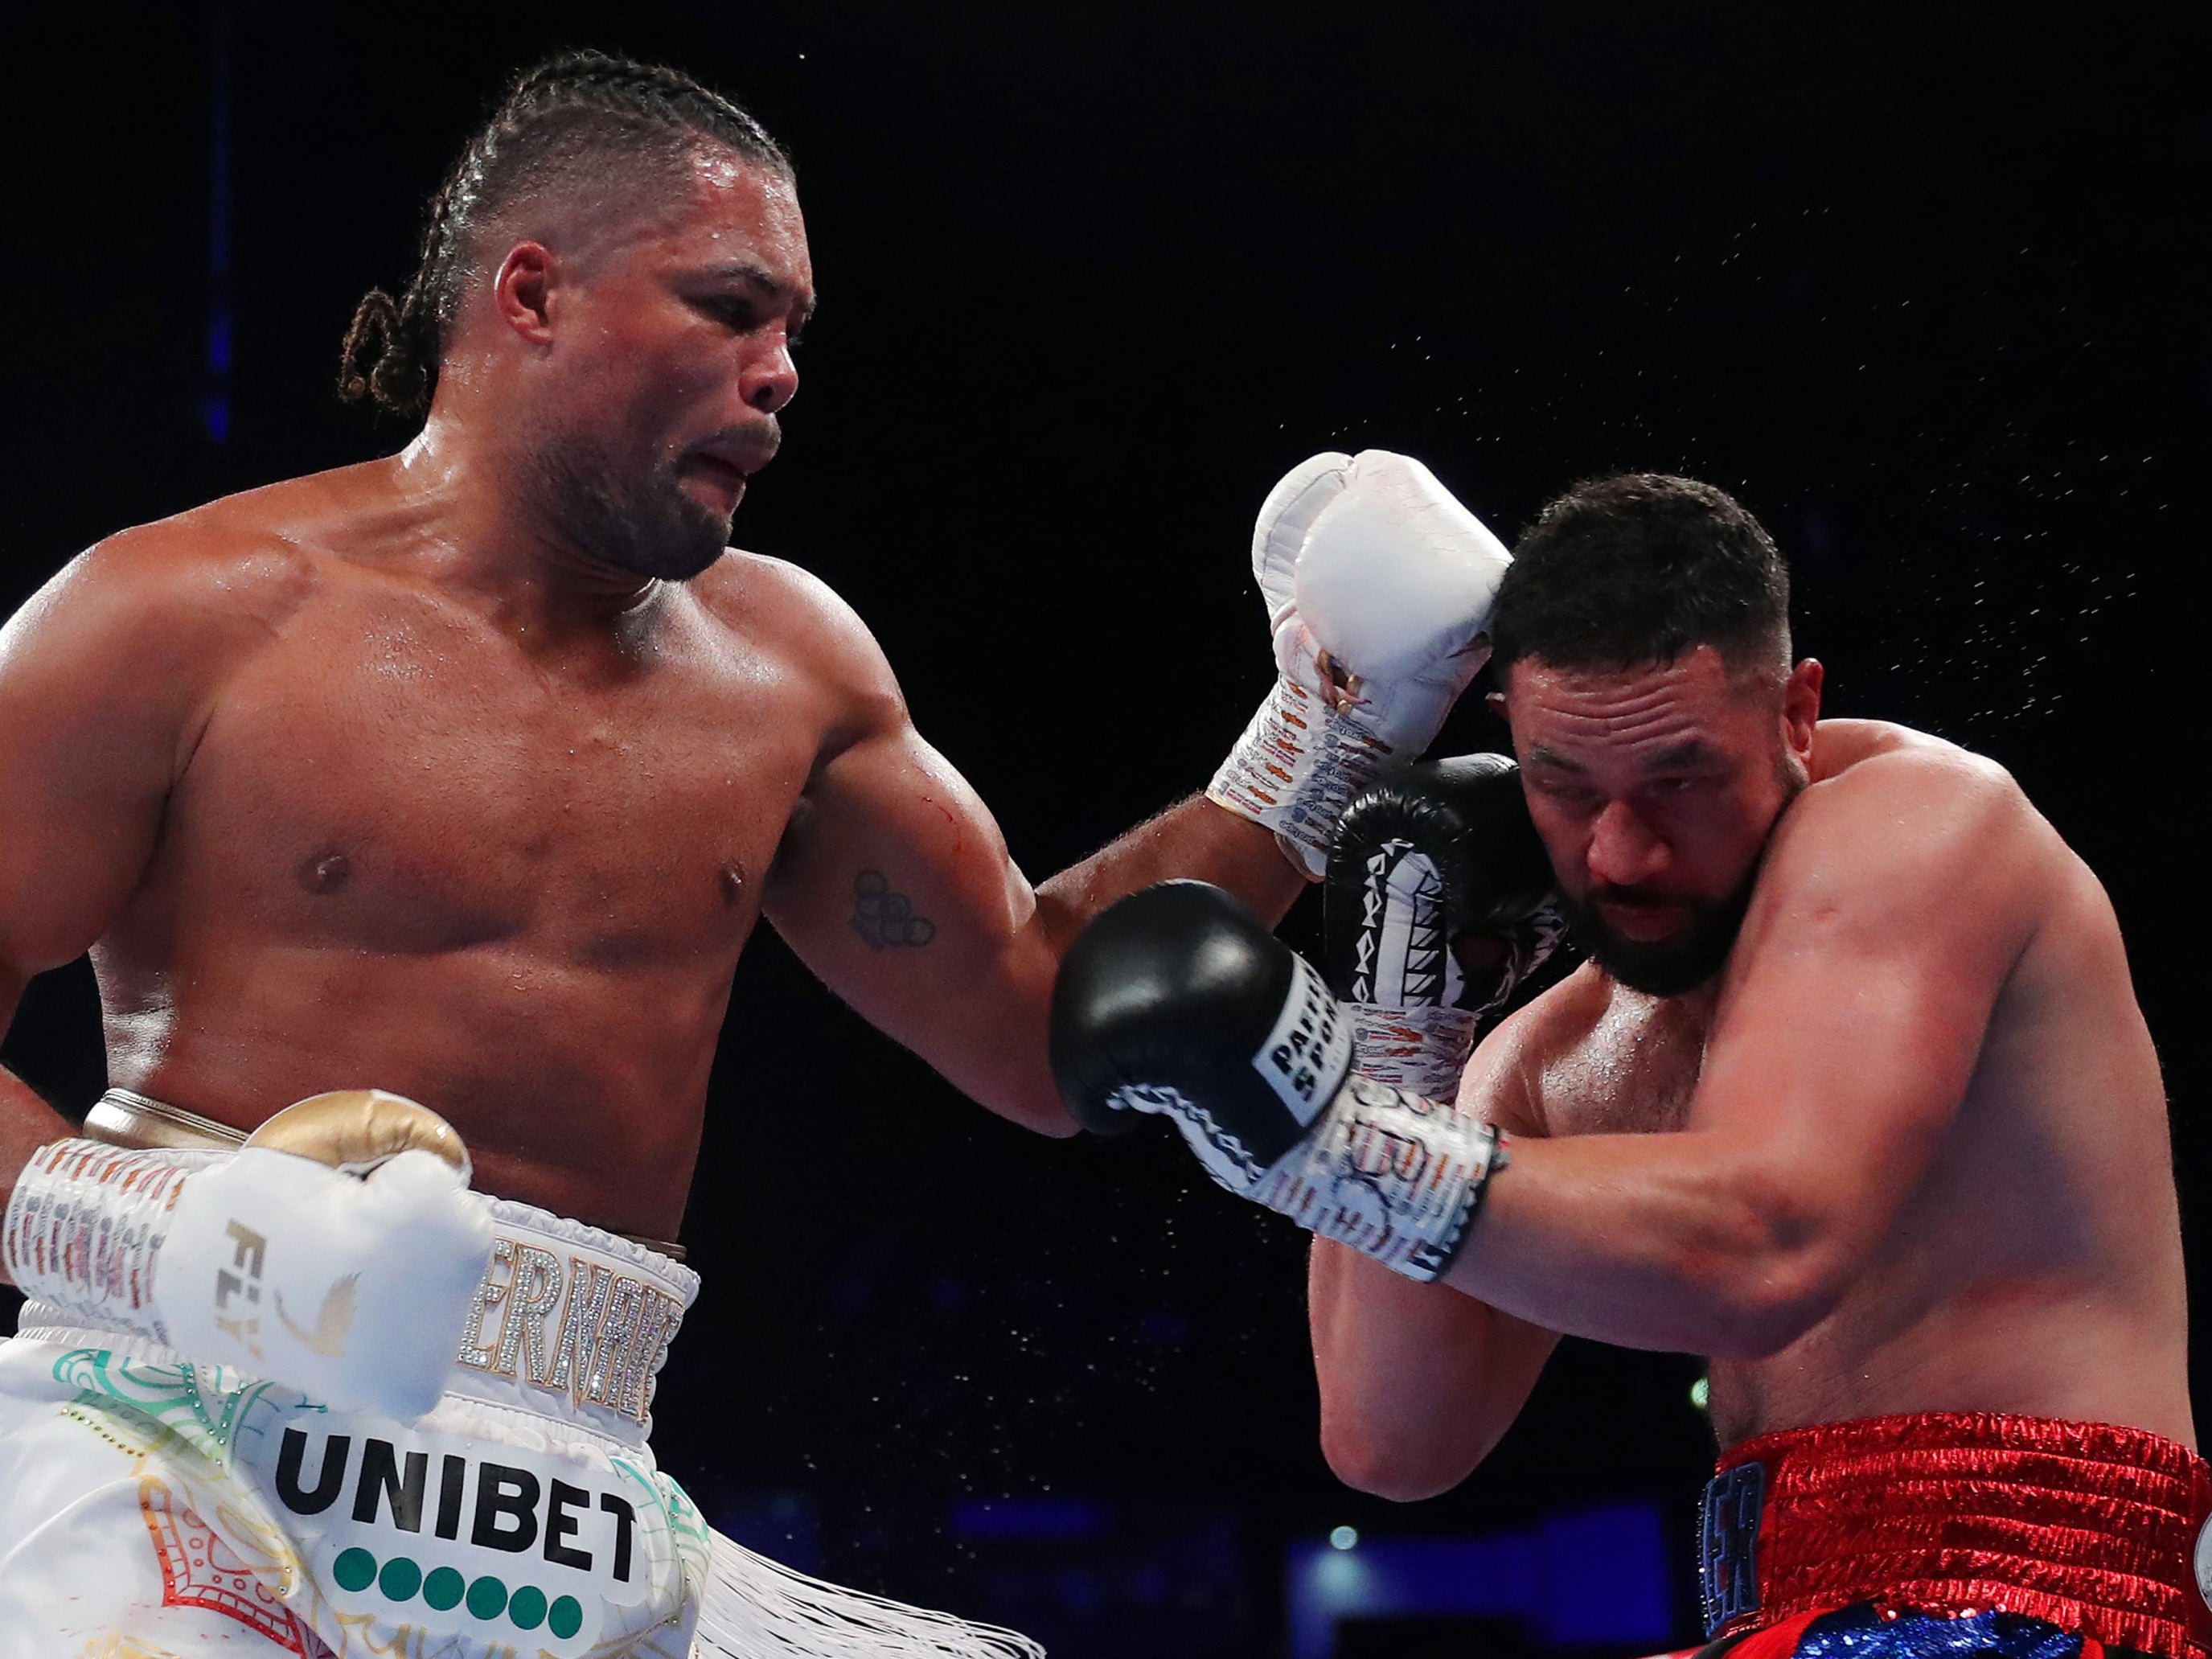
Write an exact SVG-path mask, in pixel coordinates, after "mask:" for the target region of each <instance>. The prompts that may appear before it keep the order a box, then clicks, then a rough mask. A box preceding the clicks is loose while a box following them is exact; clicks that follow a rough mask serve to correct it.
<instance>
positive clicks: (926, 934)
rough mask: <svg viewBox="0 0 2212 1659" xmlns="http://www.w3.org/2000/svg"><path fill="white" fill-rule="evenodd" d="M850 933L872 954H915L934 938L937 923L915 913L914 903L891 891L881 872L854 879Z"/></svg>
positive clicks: (867, 871)
mask: <svg viewBox="0 0 2212 1659" xmlns="http://www.w3.org/2000/svg"><path fill="white" fill-rule="evenodd" d="M853 931H854V933H858V934H859V935H860V943H861V944H863V945H866V946H867V947H868V949H870V950H871V951H887V950H911V951H918V950H920V949H921V947H922V946H923V945H927V944H928V943H929V941H930V940H932V939H935V938H936V937H937V924H936V923H935V922H933V921H931V920H930V919H929V918H928V917H927V916H918V915H915V913H914V901H913V900H912V899H909V898H908V897H907V896H906V895H905V894H904V893H894V892H893V891H891V885H890V883H889V882H888V881H886V880H884V872H882V871H880V870H863V871H861V872H860V874H859V875H857V876H855V877H854V878H853Z"/></svg>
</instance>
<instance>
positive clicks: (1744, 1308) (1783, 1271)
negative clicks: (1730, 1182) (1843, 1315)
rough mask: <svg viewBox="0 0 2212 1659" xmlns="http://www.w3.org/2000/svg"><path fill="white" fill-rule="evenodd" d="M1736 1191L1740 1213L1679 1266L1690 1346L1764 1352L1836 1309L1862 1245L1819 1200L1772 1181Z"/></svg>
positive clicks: (1717, 1351)
mask: <svg viewBox="0 0 2212 1659" xmlns="http://www.w3.org/2000/svg"><path fill="white" fill-rule="evenodd" d="M1737 1196H1738V1200H1739V1201H1738V1202H1736V1203H1735V1205H1733V1206H1730V1209H1731V1211H1732V1213H1730V1214H1729V1215H1727V1216H1726V1217H1725V1218H1724V1219H1723V1221H1722V1225H1720V1226H1719V1227H1718V1228H1717V1230H1716V1231H1715V1232H1713V1233H1711V1234H1709V1235H1708V1236H1707V1237H1705V1238H1703V1239H1701V1240H1699V1243H1698V1244H1697V1246H1696V1247H1695V1248H1694V1249H1693V1250H1692V1253H1691V1259H1690V1260H1688V1261H1684V1262H1683V1263H1681V1264H1680V1273H1681V1276H1682V1278H1683V1279H1684V1280H1686V1282H1687V1285H1688V1287H1689V1289H1690V1292H1691V1297H1690V1318H1689V1320H1688V1323H1689V1324H1690V1325H1691V1326H1692V1327H1693V1331H1692V1334H1693V1336H1694V1338H1695V1341H1694V1345H1693V1346H1692V1349H1691V1351H1692V1352H1699V1353H1703V1354H1705V1355H1707V1356H1708V1357H1710V1358H1715V1359H1735V1360H1755V1359H1765V1358H1771V1356H1773V1355H1775V1354H1777V1353H1779V1352H1782V1350H1784V1348H1787V1347H1789V1346H1790V1345H1791V1344H1792V1343H1794V1342H1796V1340H1798V1339H1799V1338H1801V1337H1802V1336H1803V1335H1804V1334H1806V1333H1807V1332H1808V1331H1809V1330H1811V1329H1812V1328H1814V1326H1815V1325H1817V1324H1819V1323H1820V1322H1821V1321H1822V1320H1824V1319H1826V1317H1827V1316H1829V1315H1830V1314H1832V1313H1833V1312H1834V1311H1835V1310H1836V1307H1837V1304H1838V1303H1840V1302H1841V1301H1842V1300H1843V1297H1844V1291H1845V1290H1847V1289H1848V1288H1849V1287H1850V1282H1851V1279H1852V1278H1853V1277H1854V1275H1855V1274H1856V1273H1857V1271H1858V1267H1859V1265H1860V1262H1861V1261H1862V1259H1863V1251H1862V1250H1860V1249H1858V1248H1857V1243H1856V1242H1855V1238H1854V1237H1853V1236H1852V1235H1851V1234H1850V1231H1849V1230H1847V1229H1846V1228H1844V1226H1843V1225H1840V1218H1839V1216H1838V1212H1837V1211H1836V1210H1835V1209H1833V1208H1832V1207H1831V1206H1828V1205H1826V1204H1823V1203H1821V1202H1820V1201H1818V1200H1817V1199H1811V1198H1808V1196H1807V1195H1806V1194H1802V1193H1801V1192H1796V1191H1793V1190H1790V1189H1789V1188H1784V1187H1780V1186H1778V1185H1775V1184H1771V1183H1767V1182H1751V1183H1747V1184H1746V1185H1744V1186H1741V1187H1740V1188H1739V1189H1738V1194H1737Z"/></svg>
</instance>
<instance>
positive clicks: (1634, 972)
mask: <svg viewBox="0 0 2212 1659" xmlns="http://www.w3.org/2000/svg"><path fill="white" fill-rule="evenodd" d="M1775 781H1777V782H1778V783H1779V784H1780V785H1781V786H1782V805H1781V806H1780V807H1779V808H1778V809H1777V810H1776V811H1775V814H1774V820H1773V823H1770V824H1768V826H1767V832H1766V833H1767V839H1768V841H1769V842H1771V840H1772V839H1773V835H1774V824H1775V823H1780V822H1781V821H1782V814H1783V812H1784V811H1787V810H1788V809H1789V805H1790V802H1791V801H1793V800H1795V799H1796V798H1797V795H1798V793H1799V792H1801V791H1802V789H1803V788H1804V787H1805V785H1806V783H1807V781H1808V777H1807V774H1806V771H1805V767H1804V763H1802V761H1800V760H1798V759H1797V757H1796V756H1794V755H1792V754H1790V753H1789V752H1788V751H1787V750H1784V753H1783V755H1782V757H1781V758H1780V760H1779V761H1778V763H1776V766H1775ZM1765 857H1766V848H1765V843H1762V844H1761V846H1760V848H1759V855H1758V856H1757V857H1755V858H1753V860H1752V861H1751V867H1750V868H1749V869H1747V870H1746V871H1745V872H1743V878H1742V879H1741V881H1739V882H1737V883H1736V884H1735V887H1734V889H1732V890H1730V891H1729V892H1728V893H1727V894H1725V895H1723V896H1722V897H1720V898H1717V899H1685V898H1683V897H1682V896H1680V894H1668V895H1666V897H1667V898H1668V900H1669V901H1670V902H1674V903H1679V904H1683V905H1686V907H1687V908H1688V909H1689V912H1690V919H1689V921H1688V922H1687V923H1686V925H1685V926H1684V927H1681V928H1680V930H1679V931H1678V932H1676V933H1674V935H1673V936H1672V937H1671V938H1668V939H1630V938H1628V937H1626V935H1625V934H1622V933H1619V932H1617V931H1616V930H1615V929H1614V928H1613V927H1611V926H1610V925H1609V924H1607V921H1606V920H1605V918H1604V916H1603V915H1601V914H1600V913H1599V911H1598V908H1597V905H1598V903H1599V902H1600V901H1602V900H1607V899H1610V900H1613V902H1620V901H1622V900H1627V901H1629V902H1634V900H1635V898H1636V897H1637V896H1638V889H1635V888H1632V887H1596V888H1593V889H1591V890H1590V891H1589V892H1588V893H1587V894H1585V895H1583V897H1581V898H1579V899H1577V898H1573V897H1571V896H1569V895H1568V894H1566V893H1565V892H1561V893H1560V895H1559V908H1560V909H1561V910H1562V911H1563V912H1564V913H1565V915H1566V918H1567V936H1568V938H1569V939H1571V941H1572V942H1573V943H1575V944H1576V945H1580V946H1581V947H1582V949H1583V951H1584V952H1585V953H1586V954H1587V955H1588V956H1589V957H1590V958H1591V959H1592V960H1594V961H1595V963H1597V965H1598V966H1599V968H1601V969H1603V970H1604V972H1605V973H1606V975H1607V976H1608V977H1609V978H1612V979H1614V980H1617V981H1620V983H1621V984H1623V985H1626V987H1628V988H1629V989H1630V990H1632V991H1641V992H1643V993H1644V995H1646V996H1654V997H1676V996H1680V995H1681V994H1683V993H1684V992H1686V991H1694V990H1695V989H1697V987H1699V986H1700V985H1703V984H1704V983H1705V981H1707V980H1710V979H1711V978H1712V976H1713V975H1715V974H1717V973H1718V972H1720V970H1721V969H1723V968H1724V967H1725V966H1727V965H1728V959H1729V951H1733V950H1734V949H1735V939H1736V935H1737V933H1740V932H1741V931H1742V928H1743V919H1744V916H1745V915H1746V913H1747V912H1748V911H1749V910H1750V908H1751V896H1752V894H1753V891H1755V890H1757V888H1758V886H1759V871H1760V869H1761V868H1762V867H1763V866H1764V865H1765Z"/></svg>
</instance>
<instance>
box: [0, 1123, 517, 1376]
mask: <svg viewBox="0 0 2212 1659" xmlns="http://www.w3.org/2000/svg"><path fill="white" fill-rule="evenodd" d="M363 1093H364V1094H366V1093H368V1091H363ZM356 1098H358V1097H356ZM374 1101H375V1103H377V1105H379V1106H380V1107H384V1106H388V1105H389V1104H390V1103H394V1102H397V1101H398V1097H394V1096H375V1097H374ZM401 1104H404V1105H407V1106H410V1107H411V1106H412V1103H401ZM413 1109H414V1110H415V1111H416V1112H422V1109H421V1108H419V1107H418V1108H413ZM293 1110H295V1111H297V1110H299V1108H294V1109H293ZM284 1116H285V1115H284V1114H280V1115H279V1116H278V1117H277V1118H274V1119H271V1120H270V1124H268V1125H264V1132H265V1131H267V1130H268V1129H270V1128H272V1127H276V1126H277V1125H278V1124H279V1123H280V1121H281V1120H282V1119H283V1117H284ZM422 1116H423V1117H424V1118H429V1119H430V1121H433V1122H435V1121H436V1120H435V1118H431V1115H430V1114H428V1113H427V1112H423V1113H422ZM438 1127H440V1128H441V1129H443V1125H442V1124H440V1125H439V1126H438ZM446 1133H447V1134H448V1135H450V1131H447V1132H446ZM278 1139H282V1136H281V1133H280V1135H279V1137H278ZM369 1162H370V1164H371V1167H370V1168H369V1172H368V1176H367V1178H366V1179H363V1178H361V1177H360V1176H356V1175H354V1174H351V1173H348V1172H347V1167H358V1166H347V1167H340V1168H333V1167H331V1165H330V1164H328V1163H325V1162H319V1161H318V1160H317V1158H313V1157H308V1156H302V1155H301V1154H298V1153H295V1152H285V1151H279V1150H276V1147H274V1146H257V1145H252V1144H249V1145H248V1146H246V1147H245V1148H244V1149H243V1150H241V1151H240V1152H229V1153H224V1152H173V1151H167V1150H161V1151H151V1152H125V1151H122V1150H118V1148H116V1147H112V1146H106V1145H103V1144H101V1143H100V1142H98V1141H90V1140H62V1141H56V1142H55V1143H53V1144H52V1146H45V1147H41V1148H40V1150H39V1152H36V1153H35V1154H33V1157H32V1158H31V1161H30V1162H29V1164H27V1165H26V1166H25V1169H24V1170H23V1173H22V1175H21V1176H20V1177H19V1178H18V1179H17V1181H16V1183H15V1195H14V1197H13V1198H12V1200H10V1201H9V1206H8V1216H7V1221H6V1225H5V1233H4V1241H0V1242H3V1243H4V1248H5V1249H6V1252H7V1261H8V1267H9V1273H11V1275H12V1276H13V1277H14V1279H15V1283H16V1284H17V1285H19V1286H20V1287H21V1289H22V1290H23V1291H24V1292H25V1293H26V1294H27V1295H29V1296H32V1297H37V1298H39V1299H40V1300H41V1301H45V1302H49V1303H52V1304H55V1305H57V1306H58V1307H61V1308H64V1309H66V1310H69V1311H70V1312H71V1313H74V1314H76V1315H78V1316H82V1317H86V1318H88V1319H90V1320H92V1321H93V1322H95V1323H112V1324H119V1325H121V1326H123V1327H125V1328H128V1329H130V1330H132V1331H135V1332H137V1334H140V1335H142V1336H144V1337H147V1338H149V1340H153V1341H155V1342H158V1343H160V1344H161V1345H162V1346H166V1347H172V1348H174V1349H176V1350H177V1351H178V1352H179V1353H181V1354H183V1355H184V1356H185V1357H186V1358H191V1359H192V1360H194V1361H197V1362H199V1363H202V1364H219V1365H225V1366H229V1367H231V1368H233V1369H234V1370H240V1371H243V1372H245V1373H246V1374H247V1375H248V1376H259V1377H266V1378H269V1379H270V1380H272V1381H275V1382H278V1383H285V1384H287V1385H289V1386H290V1387H293V1388H295V1389H299V1390H300V1391H301V1392H302V1393H304V1394H307V1395H310V1396H312V1397H313V1398H315V1399H318V1400H321V1401H325V1402H326V1403H328V1404H331V1405H333V1406H339V1407H349V1408H361V1409H367V1410H371V1411H377V1412H382V1413H386V1415H389V1416H392V1417H397V1418H401V1419H413V1418H416V1417H419V1416H421V1415H422V1414H423V1413H426V1412H428V1410H429V1409H430V1408H431V1407H433V1406H434V1405H435V1404H436V1403H437V1400H438V1395H439V1393H440V1391H441V1387H442V1381H443V1378H444V1377H445V1376H446V1371H447V1366H448V1365H449V1364H451V1363H452V1361H453V1354H454V1352H455V1350H456V1348H457V1347H458V1346H459V1340H460V1332H461V1326H462V1323H463V1322H464V1320H465V1318H466V1317H467V1315H468V1312H469V1308H470V1303H471V1297H472V1295H473V1294H474V1292H475V1290H476V1287H477V1283H478V1281H479V1280H480V1279H482V1278H483V1269H484V1263H485V1261H486V1260H487V1258H488V1257H489V1255H490V1251H491V1228H490V1223H489V1220H488V1219H487V1218H486V1217H485V1215H484V1213H483V1209H482V1207H481V1206H478V1205H477V1204H475V1203H473V1202H471V1200H470V1199H469V1198H468V1196H467V1193H468V1179H467V1176H466V1173H465V1170H463V1169H457V1168H456V1167H455V1166H454V1165H453V1163H451V1162H449V1161H448V1160H447V1158H444V1157H441V1156H439V1155H438V1154H437V1153H435V1152H427V1151H422V1150H419V1149H414V1148H410V1149H404V1150H397V1151H395V1150H393V1149H392V1146H389V1145H387V1146H382V1147H379V1148H376V1149H374V1158H373V1159H372V1160H369Z"/></svg>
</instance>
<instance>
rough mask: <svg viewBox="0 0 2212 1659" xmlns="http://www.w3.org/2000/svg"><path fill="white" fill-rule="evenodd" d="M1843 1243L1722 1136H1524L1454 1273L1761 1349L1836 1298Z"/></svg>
mask: <svg viewBox="0 0 2212 1659" xmlns="http://www.w3.org/2000/svg"><path fill="white" fill-rule="evenodd" d="M1838 1260H1839V1241H1838V1240H1837V1239H1836V1238H1835V1237H1833V1236H1832V1234H1831V1233H1830V1232H1829V1231H1827V1230H1826V1228H1824V1227H1822V1226H1821V1225H1819V1223H1818V1222H1817V1221H1816V1220H1815V1219H1814V1218H1811V1217H1809V1216H1805V1215H1802V1214H1796V1215H1793V1214H1792V1213H1791V1212H1790V1209H1789V1207H1788V1206H1786V1205H1784V1204H1783V1203H1781V1202H1779V1201H1778V1200H1777V1199H1776V1198H1775V1196H1774V1195H1773V1189H1772V1188H1771V1185H1770V1184H1769V1183H1767V1182H1765V1181H1763V1180H1762V1179H1761V1178H1760V1176H1759V1172H1758V1166H1757V1164H1756V1163H1755V1161H1754V1160H1753V1159H1751V1158H1747V1157H1746V1156H1745V1155H1744V1154H1743V1153H1742V1152H1741V1150H1740V1149H1736V1148H1732V1147H1730V1146H1728V1145H1727V1144H1726V1143H1723V1142H1722V1141H1721V1140H1719V1139H1718V1138H1717V1137H1715V1136H1712V1135H1710V1134H1703V1133H1680V1134H1668V1135H1650V1134H1638V1135H1626V1134H1592V1135H1573V1136H1566V1137H1562V1138H1559V1139H1516V1140H1515V1141H1514V1142H1513V1143H1512V1158H1511V1163H1510V1166H1509V1167H1508V1168H1507V1169H1505V1170H1504V1171H1503V1172H1502V1173H1500V1174H1498V1176H1496V1178H1495V1179H1493V1180H1492V1182H1490V1183H1489V1186H1488V1188H1487V1190H1486V1192H1485V1194H1484V1196H1483V1200H1482V1208H1481V1211H1480V1213H1479V1215H1478V1216H1477V1218H1476V1219H1475V1223H1474V1227H1473V1229H1472V1230H1471V1232H1470V1235H1469V1237H1468V1242H1467V1244H1466V1246H1465V1248H1464V1249H1462V1251H1461V1252H1460V1255H1459V1256H1458V1259H1457V1260H1456V1261H1454V1262H1453V1264H1452V1266H1451V1267H1450V1268H1449V1270H1448V1271H1447V1272H1446V1273H1445V1274H1444V1275H1443V1283H1444V1284H1447V1285H1450V1286H1451V1287H1452V1288H1454V1289H1455V1290H1458V1291H1464V1292H1465V1293H1466V1294H1468V1296H1471V1297H1480V1299H1481V1300H1482V1301H1484V1302H1486V1303H1489V1304H1492V1306H1495V1307H1498V1308H1500V1309H1503V1310H1505V1311H1507V1312H1509V1313H1511V1314H1513V1315H1516V1316H1518V1317H1520V1318H1522V1319H1525V1320H1528V1321H1530V1322H1534V1323H1536V1324H1541V1325H1544V1326H1547V1327H1549V1328H1552V1329H1553V1330H1557V1331H1560V1332H1564V1333H1566V1334H1570V1335H1576V1336H1586V1337H1590V1338H1593V1339H1595V1340H1598V1341H1601V1342H1610V1343H1613V1344H1615V1345H1617V1346H1622V1347H1630V1348H1649V1349H1657V1350H1663V1351H1668V1352H1687V1353H1701V1354H1708V1355H1714V1356H1718V1357H1724V1358H1755V1357H1759V1356H1762V1355H1765V1354H1768V1353H1771V1352H1774V1351H1776V1350H1777V1349H1778V1348H1780V1347H1782V1346H1784V1345H1786V1344H1787V1343H1788V1342H1789V1341H1790V1340H1792V1339H1793V1338H1794V1337H1796V1335H1797V1334H1801V1333H1802V1331H1804V1330H1805V1329H1806V1328H1808V1327H1809V1326H1810V1325H1811V1324H1812V1323H1813V1322H1814V1320H1815V1319H1817V1318H1818V1317H1819V1316H1820V1315H1821V1314H1822V1313H1823V1312H1825V1311H1826V1309H1827V1307H1828V1306H1829V1305H1831V1304H1832V1298H1833V1296H1834V1294H1835V1286H1836V1285H1838V1284H1839V1283H1840V1282H1841V1274H1840V1273H1839V1272H1838Z"/></svg>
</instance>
